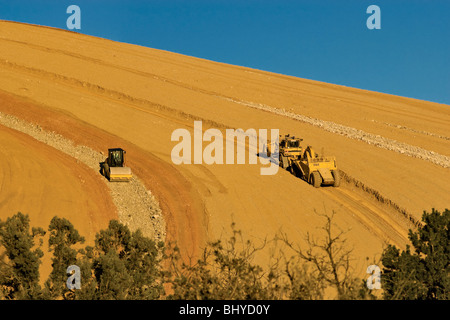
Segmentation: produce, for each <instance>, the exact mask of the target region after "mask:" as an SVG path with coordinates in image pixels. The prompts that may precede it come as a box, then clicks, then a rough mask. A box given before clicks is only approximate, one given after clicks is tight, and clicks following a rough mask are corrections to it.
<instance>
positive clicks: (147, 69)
mask: <svg viewBox="0 0 450 320" xmlns="http://www.w3.org/2000/svg"><path fill="white" fill-rule="evenodd" d="M0 48H1V50H0V112H2V113H5V114H11V115H14V116H16V117H18V118H20V119H23V120H25V121H27V122H30V123H34V124H38V125H39V126H41V127H42V128H43V129H44V130H48V131H55V132H57V133H58V134H61V135H62V136H64V137H66V138H68V139H71V140H73V141H74V142H75V143H76V144H81V145H85V146H88V147H90V148H92V149H93V150H96V151H103V152H105V151H106V150H107V148H110V147H122V148H124V149H126V150H127V155H128V165H129V166H130V167H131V168H132V170H133V173H134V174H135V175H136V176H138V177H139V178H140V179H141V180H142V181H143V183H144V184H145V186H146V187H147V188H148V189H149V190H151V192H152V194H153V195H154V196H155V197H156V199H157V200H158V203H159V206H160V207H161V210H162V213H163V216H164V218H165V220H166V224H167V240H174V241H177V243H178V245H179V246H180V248H181V250H182V252H183V254H184V256H185V257H187V258H189V257H190V258H195V257H197V256H198V254H199V252H200V250H201V248H202V247H203V246H204V244H205V243H206V241H208V240H214V239H216V238H218V237H225V236H227V235H229V234H230V231H231V229H230V225H231V223H232V222H235V223H236V228H237V229H240V230H242V232H243V234H244V236H245V237H247V238H249V239H250V240H253V241H255V242H256V243H259V242H261V241H263V240H264V239H265V238H272V237H273V236H274V235H275V234H277V233H279V232H283V233H286V234H287V236H288V238H289V240H291V241H293V242H297V243H299V244H304V243H303V241H304V238H305V236H306V234H307V233H308V232H310V233H312V234H314V235H315V236H317V237H320V236H321V235H322V233H321V229H320V228H321V227H322V226H323V224H324V219H323V217H321V216H320V214H331V213H332V212H335V220H334V222H335V223H336V226H337V227H338V228H340V229H343V230H349V231H348V233H347V234H346V236H347V238H348V244H349V245H351V246H352V247H354V251H353V256H354V258H355V261H356V262H355V266H356V268H358V270H359V271H362V272H364V271H365V269H366V268H367V265H368V264H371V263H370V262H372V261H374V260H376V259H378V258H379V257H380V254H381V252H382V248H383V247H384V246H385V245H386V243H393V244H396V245H397V246H399V247H401V248H404V247H405V245H406V243H407V241H408V240H407V233H408V229H409V228H414V222H418V221H420V218H421V215H422V212H423V211H424V210H427V211H431V209H432V208H436V209H438V210H443V209H445V208H446V207H448V205H449V203H450V192H449V187H448V181H450V170H449V163H450V162H449V156H450V148H449V147H450V138H449V136H450V132H449V129H448V128H449V127H450V106H448V105H443V104H437V103H432V102H426V101H420V100H415V99H410V98H403V97H398V96H393V95H387V94H382V93H376V92H370V91H366V90H359V89H353V88H348V87H343V86H337V85H331V84H326V83H321V82H317V81H311V80H304V79H300V78H295V77H290V76H284V75H279V74H274V73H270V72H264V71H259V70H254V69H249V68H244V67H238V66H232V65H227V64H222V63H216V62H212V61H207V60H203V59H198V58H193V57H188V56H184V55H180V54H175V53H170V52H165V51H161V50H156V49H150V48H145V47H140V46H136V45H130V44H124V43H117V42H113V41H110V40H105V39H101V38H95V37H91V36H87V35H82V34H77V33H73V32H67V31H63V30H58V29H53V28H47V27H38V26H32V25H25V24H19V23H11V22H0ZM194 120H201V121H203V130H206V129H208V128H217V129H219V130H221V131H222V132H223V134H224V135H225V129H227V128H230V129H237V128H242V129H244V130H246V129H249V128H253V129H255V130H259V129H279V130H280V133H281V134H287V133H290V134H292V135H295V136H299V137H301V138H303V140H304V141H303V144H304V146H306V145H312V146H313V147H314V148H315V150H316V152H318V153H324V154H325V155H334V156H336V159H337V162H338V167H339V168H340V170H342V171H343V175H344V177H345V179H343V181H342V184H341V186H340V188H332V187H331V188H330V187H326V188H320V189H316V188H313V187H312V186H311V185H309V184H307V183H306V182H305V181H303V180H300V179H298V178H296V177H294V176H293V175H292V174H290V173H289V172H287V171H284V170H281V169H280V170H279V171H278V173H277V174H275V175H261V174H260V168H261V167H262V165H261V164H239V165H238V164H235V165H225V164H222V165H220V164H214V165H208V164H205V163H202V164H181V165H175V164H174V163H173V162H172V159H171V151H172V149H173V148H174V146H175V145H176V144H177V142H175V141H171V135H172V132H173V131H174V130H176V129H183V128H184V129H187V130H188V131H189V132H191V135H192V136H193V126H194ZM1 133H2V138H3V140H5V141H6V140H7V141H15V140H14V139H16V140H17V139H22V140H23V139H25V138H23V137H21V136H20V135H19V134H13V133H11V132H10V131H8V130H1ZM6 135H8V137H9V136H11V140H9V138H6V137H7V136H6ZM17 144H18V143H7V144H6V146H7V147H6V148H5V147H3V148H2V150H1V152H2V157H1V159H0V167H1V168H2V170H4V171H5V172H7V173H4V172H2V175H1V176H0V177H2V179H3V180H0V183H3V185H5V182H4V181H6V180H5V179H6V178H7V177H10V178H8V179H14V180H15V183H14V184H10V186H9V187H8V190H3V189H2V194H1V196H2V198H1V199H0V203H4V202H5V201H8V200H7V199H9V196H8V195H9V194H17V193H19V194H22V197H23V198H22V199H23V201H22V202H20V203H21V205H20V203H18V204H17V205H16V206H15V207H14V210H16V211H17V210H20V211H22V212H27V211H28V213H29V214H30V215H31V217H32V221H35V222H36V224H44V225H45V224H46V223H47V222H46V221H44V220H45V218H42V215H43V214H44V211H45V212H46V213H45V214H48V215H49V216H50V215H53V214H54V213H55V211H57V212H60V213H61V214H62V213H63V212H65V214H67V215H70V216H77V217H79V218H80V220H79V223H81V224H83V221H85V222H86V223H87V224H88V223H92V222H88V221H91V220H89V219H83V218H81V217H92V219H97V220H98V221H105V219H108V218H112V217H110V216H109V215H108V213H109V212H111V209H110V207H108V206H107V203H110V202H108V200H107V199H103V200H102V201H103V202H102V203H99V199H98V198H97V194H98V192H94V191H92V190H93V189H96V188H100V189H101V188H102V187H101V186H100V185H98V183H97V182H96V178H92V179H88V178H85V179H84V180H85V182H84V183H81V182H80V181H74V182H73V183H70V182H69V180H70V179H75V178H76V177H75V176H74V174H73V173H69V172H73V171H71V170H83V169H82V168H81V167H80V168H78V169H77V168H73V166H69V165H68V163H69V162H68V161H63V160H62V159H61V156H60V155H58V153H56V152H55V153H53V152H51V151H49V150H48V148H36V147H32V146H30V147H28V146H25V145H23V144H21V146H22V147H21V148H20V149H21V150H20V152H19V151H17V152H16V151H15V150H16V149H18V147H16V145H17ZM207 144H208V143H207V142H204V143H203V147H205V146H206V145H207ZM2 146H3V144H2ZM27 150H30V151H29V152H28V153H27ZM31 152H33V153H35V156H33V158H34V157H35V158H36V159H41V158H44V157H45V159H46V160H45V161H44V160H42V161H44V162H43V163H42V164H41V163H40V162H39V161H37V160H36V163H35V164H33V170H32V172H38V173H37V175H38V176H36V177H33V179H28V180H25V179H24V178H23V177H22V176H21V175H22V174H24V173H23V172H20V171H21V170H20V169H19V168H14V163H15V162H16V161H17V160H16V158H20V156H21V155H28V154H30V153H31ZM44 164H46V165H47V166H55V167H56V168H55V171H54V172H53V171H52V176H49V175H47V174H46V172H47V171H46V168H47V166H45V165H44ZM69 169H70V170H69ZM8 170H9V171H8ZM8 172H9V173H8ZM7 174H9V176H6V175H7ZM5 177H6V178H5ZM43 179H47V180H46V181H51V185H54V186H56V187H55V188H56V189H57V190H64V188H62V187H57V186H59V185H60V184H61V185H63V186H66V185H68V186H70V188H78V189H77V190H76V191H77V192H76V193H75V192H74V191H75V190H72V191H73V192H62V191H61V193H62V194H60V195H54V196H53V197H51V200H52V202H51V203H52V204H53V206H54V207H52V206H50V207H49V206H47V204H48V203H49V202H48V201H49V200H48V199H49V197H50V196H49V197H39V196H31V195H32V194H33V192H35V191H33V190H34V188H40V187H41V186H42V180H43ZM94 194H95V196H93V195H94ZM89 195H90V196H89ZM72 197H73V198H72ZM80 197H84V198H82V199H84V200H76V199H79V198H80ZM46 199H47V200H46ZM58 201H60V202H63V203H71V201H72V202H73V201H81V203H82V204H83V206H82V208H84V209H83V210H77V212H76V213H75V212H73V208H74V206H73V205H69V206H68V207H64V206H63V205H61V204H58V203H57V202H58ZM48 205H49V204H48ZM31 208H40V210H31ZM58 208H60V209H59V210H58ZM64 208H65V209H64ZM8 209H11V208H9V207H8ZM316 212H317V213H316ZM12 213H14V212H11V210H4V207H1V213H0V214H1V217H2V218H4V217H5V216H6V215H8V214H12ZM97 220H95V221H97ZM74 223H75V221H74ZM79 223H78V224H77V225H76V227H78V226H79ZM89 228H91V226H90V225H84V226H79V231H80V232H81V233H82V234H83V235H85V236H87V234H86V233H89V232H90V231H89V230H90V229H89ZM268 254H269V253H266V254H263V255H262V256H261V257H259V262H260V264H262V265H264V264H265V263H266V262H267V255H268ZM369 261H370V262H369Z"/></svg>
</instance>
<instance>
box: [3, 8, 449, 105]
mask: <svg viewBox="0 0 450 320" xmlns="http://www.w3.org/2000/svg"><path fill="white" fill-rule="evenodd" d="M72 4H74V5H78V6H79V7H80V9H81V30H74V31H77V32H80V33H84V34H89V35H94V36H99V37H102V38H107V39H111V40H116V41H121V42H128V43H133V44H138V45H142V46H147V47H151V48H156V49H163V50H168V51H172V52H178V53H182V54H186V55H190V56H195V57H200V58H205V59H209V60H214V61H219V62H225V63H230V64H234V65H240V66H247V67H251V68H256V69H261V70H267V71H272V72H276V73H281V74H286V75H292V76H297V77H301V78H307V79H312V80H318V81H324V82H328V83H335V84H340V85H345V86H350V87H355V88H361V89H368V90H373V91H378V92H384V93H390V94H395V95H401V96H406V97H412V98H417V99H423V100H428V101H435V102H440V103H445V104H450V62H449V59H450V0H370V1H367V0H307V1H306V0H305V1H303V0H147V1H144V0H129V1H125V0H120V1H119V0H110V1H105V0H70V1H66V0H14V1H12V0H0V19H4V20H13V21H20V22H27V23H33V24H40V25H46V26H52V27H57V28H62V29H67V25H66V21H67V18H68V17H69V16H70V14H67V13H66V9H67V7H68V6H69V5H72ZM372 4H374V5H377V6H379V8H380V9H381V29H379V30H377V29H374V30H369V29H368V28H367V26H366V21H367V19H368V18H369V16H370V14H368V13H366V10H367V8H368V7H369V6H370V5H372ZM0 36H1V30H0ZM0 50H1V47H0Z"/></svg>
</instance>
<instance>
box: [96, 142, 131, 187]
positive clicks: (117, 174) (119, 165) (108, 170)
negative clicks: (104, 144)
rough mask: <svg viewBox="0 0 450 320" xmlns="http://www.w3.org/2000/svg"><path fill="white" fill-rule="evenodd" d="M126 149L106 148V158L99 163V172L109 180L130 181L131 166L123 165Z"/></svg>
mask: <svg viewBox="0 0 450 320" xmlns="http://www.w3.org/2000/svg"><path fill="white" fill-rule="evenodd" d="M125 153H126V151H125V150H123V149H121V148H112V149H108V158H106V160H105V162H101V163H100V172H101V174H102V175H103V176H105V177H106V178H107V179H108V180H109V181H111V182H115V181H130V180H131V178H132V177H133V174H132V173H131V168H129V167H126V166H125Z"/></svg>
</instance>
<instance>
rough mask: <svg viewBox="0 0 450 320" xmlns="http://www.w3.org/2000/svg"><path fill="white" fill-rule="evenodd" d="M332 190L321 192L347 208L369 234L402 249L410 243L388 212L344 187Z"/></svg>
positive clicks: (404, 231) (405, 233)
mask: <svg viewBox="0 0 450 320" xmlns="http://www.w3.org/2000/svg"><path fill="white" fill-rule="evenodd" d="M330 189H331V188H321V191H322V192H324V193H326V194H327V196H329V197H330V198H333V199H334V200H336V202H338V203H339V204H341V205H342V206H343V207H345V208H346V209H347V210H348V212H349V213H352V216H353V217H355V218H356V219H357V220H359V221H360V223H361V224H363V225H364V226H365V227H366V228H367V230H369V232H372V233H374V234H376V235H377V236H378V237H379V238H380V239H382V240H383V241H385V242H387V243H391V244H395V245H397V246H398V247H400V248H404V247H405V244H407V243H408V242H409V240H408V233H407V231H406V230H405V229H404V228H403V227H401V226H399V225H398V224H397V223H396V222H395V221H394V220H393V219H391V218H390V217H389V215H388V214H387V213H386V212H384V211H383V210H381V209H379V208H377V207H376V206H375V205H372V204H370V203H369V202H367V201H366V200H364V199H362V198H361V197H359V196H358V195H357V194H356V193H353V192H351V191H350V190H349V189H347V188H345V187H343V186H341V187H339V188H333V189H332V190H330Z"/></svg>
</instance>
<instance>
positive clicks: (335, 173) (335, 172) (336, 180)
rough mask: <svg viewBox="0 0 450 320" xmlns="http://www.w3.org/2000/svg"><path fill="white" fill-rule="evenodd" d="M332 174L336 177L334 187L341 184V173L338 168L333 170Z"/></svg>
mask: <svg viewBox="0 0 450 320" xmlns="http://www.w3.org/2000/svg"><path fill="white" fill-rule="evenodd" d="M331 174H332V175H333V178H334V183H333V187H335V188H337V187H339V186H340V185H341V175H340V174H339V171H338V170H333V171H331Z"/></svg>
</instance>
